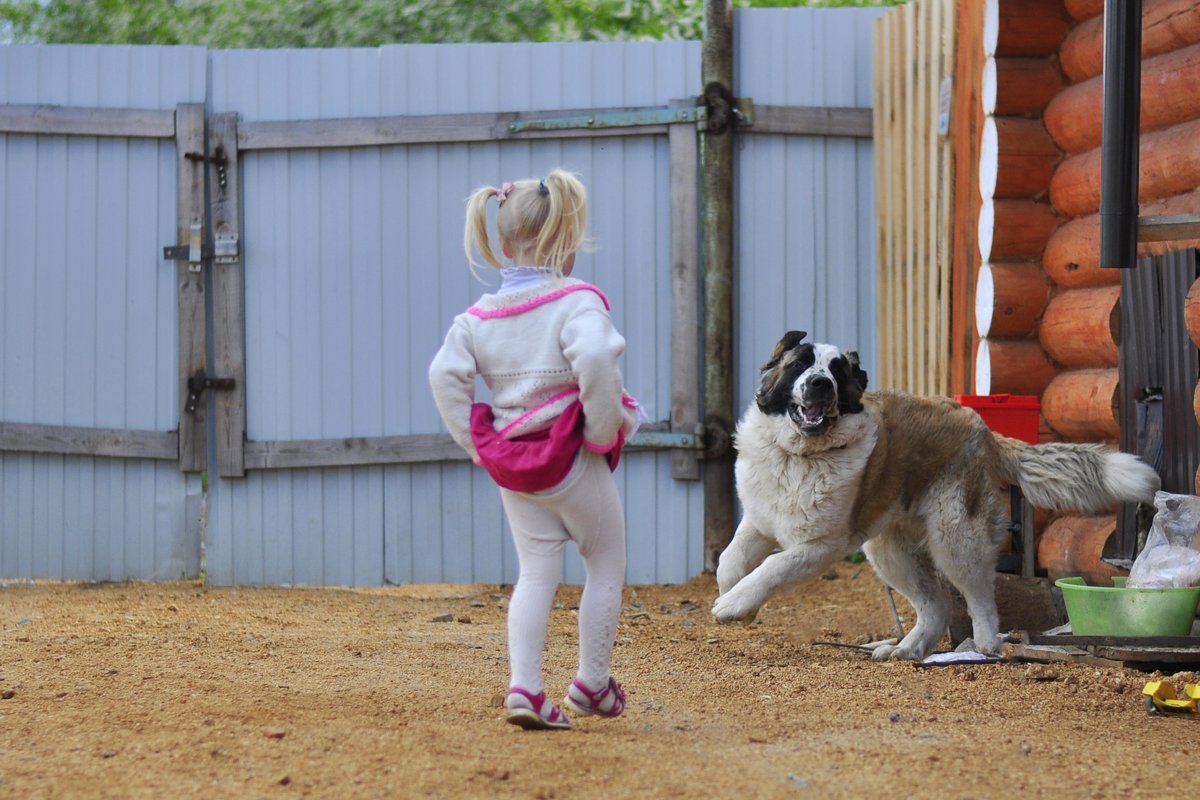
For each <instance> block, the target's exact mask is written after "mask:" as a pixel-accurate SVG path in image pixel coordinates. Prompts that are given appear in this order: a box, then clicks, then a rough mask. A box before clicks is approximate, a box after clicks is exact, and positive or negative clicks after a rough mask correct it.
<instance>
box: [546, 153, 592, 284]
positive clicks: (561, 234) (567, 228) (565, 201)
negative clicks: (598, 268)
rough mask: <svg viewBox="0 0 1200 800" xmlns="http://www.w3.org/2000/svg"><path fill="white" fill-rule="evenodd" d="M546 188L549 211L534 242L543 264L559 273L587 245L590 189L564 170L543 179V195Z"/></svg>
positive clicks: (556, 171)
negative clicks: (588, 193) (588, 194)
mask: <svg viewBox="0 0 1200 800" xmlns="http://www.w3.org/2000/svg"><path fill="white" fill-rule="evenodd" d="M543 186H544V187H545V189H546V192H545V193H546V198H545V199H546V200H547V201H548V202H549V209H548V211H547V213H546V216H545V222H544V224H543V225H542V227H541V230H540V231H539V232H538V235H537V239H536V240H535V241H534V252H535V253H536V254H537V256H538V260H539V261H540V262H541V263H544V264H547V265H549V266H552V267H553V268H554V269H555V271H556V272H557V271H558V270H560V269H561V268H562V265H563V264H564V263H566V261H567V259H568V258H570V256H571V254H572V253H574V252H576V251H577V250H580V249H581V248H583V247H584V245H585V244H586V238H585V234H586V230H587V189H585V188H584V186H583V183H582V182H581V181H580V180H579V178H578V177H576V176H575V175H573V174H571V173H570V172H567V171H565V170H561V169H556V170H554V171H552V172H551V173H550V174H549V175H547V176H546V177H545V178H543V179H542V181H541V182H540V183H539V184H538V189H537V191H538V192H539V193H540V192H541V191H542V188H541V187H543Z"/></svg>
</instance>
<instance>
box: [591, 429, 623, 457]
mask: <svg viewBox="0 0 1200 800" xmlns="http://www.w3.org/2000/svg"><path fill="white" fill-rule="evenodd" d="M620 443H621V432H620V431H617V435H616V436H614V437H613V439H612V441H611V442H609V443H608V444H596V443H594V442H589V441H588V440H587V439H584V440H583V446H584V447H586V448H587V449H588V450H591V451H592V452H593V453H600V454H604V453H611V452H612V449H613V448H614V447H616V446H617V445H618V444H620Z"/></svg>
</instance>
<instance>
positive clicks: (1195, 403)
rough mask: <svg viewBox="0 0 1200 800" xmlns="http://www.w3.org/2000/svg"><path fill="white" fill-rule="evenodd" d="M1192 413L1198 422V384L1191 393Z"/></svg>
mask: <svg viewBox="0 0 1200 800" xmlns="http://www.w3.org/2000/svg"><path fill="white" fill-rule="evenodd" d="M1192 413H1193V414H1195V415H1196V419H1197V420H1198V421H1200V383H1197V384H1196V391H1194V392H1192ZM1196 494H1200V492H1196Z"/></svg>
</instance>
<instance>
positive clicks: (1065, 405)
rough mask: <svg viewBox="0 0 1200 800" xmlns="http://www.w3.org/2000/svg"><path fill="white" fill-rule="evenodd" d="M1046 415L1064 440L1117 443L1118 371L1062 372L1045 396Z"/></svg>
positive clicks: (1043, 410) (1082, 370)
mask: <svg viewBox="0 0 1200 800" xmlns="http://www.w3.org/2000/svg"><path fill="white" fill-rule="evenodd" d="M1042 413H1044V414H1045V415H1046V421H1048V422H1049V423H1050V427H1052V428H1054V430H1056V431H1057V432H1058V433H1059V434H1060V435H1061V436H1062V437H1063V438H1064V439H1066V440H1068V441H1075V442H1095V441H1100V440H1116V439H1117V437H1119V436H1120V434H1121V429H1120V425H1119V423H1118V422H1117V370H1116V369H1078V370H1070V371H1067V372H1060V373H1059V374H1058V375H1056V376H1055V377H1054V380H1052V381H1050V383H1049V385H1047V386H1046V391H1045V392H1043V393H1042Z"/></svg>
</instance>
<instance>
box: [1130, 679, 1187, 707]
mask: <svg viewBox="0 0 1200 800" xmlns="http://www.w3.org/2000/svg"><path fill="white" fill-rule="evenodd" d="M1142 694H1143V695H1145V697H1146V710H1147V711H1149V712H1150V713H1151V714H1156V713H1166V714H1200V708H1198V707H1197V706H1198V705H1200V683H1185V684H1184V685H1183V694H1184V696H1183V697H1177V696H1176V692H1175V684H1173V683H1170V682H1168V681H1150V682H1149V683H1147V684H1146V686H1145V688H1143V689H1142Z"/></svg>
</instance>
